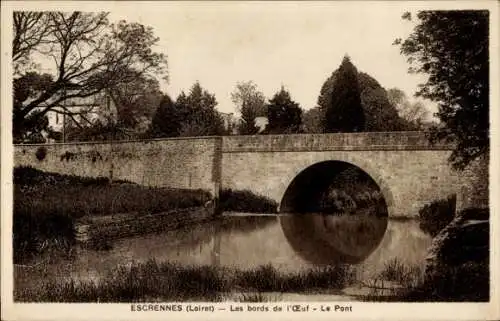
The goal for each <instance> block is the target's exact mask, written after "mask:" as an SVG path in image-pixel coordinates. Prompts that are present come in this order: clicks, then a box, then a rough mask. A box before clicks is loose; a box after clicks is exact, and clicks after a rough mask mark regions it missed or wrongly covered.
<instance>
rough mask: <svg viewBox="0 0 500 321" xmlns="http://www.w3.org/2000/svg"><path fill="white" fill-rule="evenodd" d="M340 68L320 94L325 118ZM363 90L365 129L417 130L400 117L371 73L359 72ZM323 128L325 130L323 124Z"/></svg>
mask: <svg viewBox="0 0 500 321" xmlns="http://www.w3.org/2000/svg"><path fill="white" fill-rule="evenodd" d="M338 72H339V69H337V70H335V71H334V72H333V73H332V75H331V76H330V77H329V78H328V79H327V80H326V81H325V82H324V84H323V86H322V87H321V92H320V95H319V96H318V109H319V112H320V113H321V114H322V116H321V117H323V118H324V114H325V112H326V110H327V109H328V108H329V106H330V105H331V101H332V94H333V87H334V85H335V83H336V81H337V75H338ZM358 83H359V89H360V91H361V106H362V107H363V111H364V115H365V131H369V132H379V131H402V130H415V128H414V126H413V125H411V124H409V123H408V122H407V121H405V120H404V119H402V118H401V117H399V115H398V111H397V110H396V108H395V107H394V105H393V104H391V102H390V101H389V99H388V96H387V92H386V91H385V89H384V88H383V87H382V86H381V85H380V84H379V83H378V81H376V80H375V79H374V78H373V77H371V76H370V75H368V74H366V73H364V72H358ZM321 130H324V129H323V128H322V126H321Z"/></svg>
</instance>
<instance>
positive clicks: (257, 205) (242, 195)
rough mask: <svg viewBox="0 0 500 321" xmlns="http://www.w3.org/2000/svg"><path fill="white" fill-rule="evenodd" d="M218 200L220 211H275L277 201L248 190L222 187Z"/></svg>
mask: <svg viewBox="0 0 500 321" xmlns="http://www.w3.org/2000/svg"><path fill="white" fill-rule="evenodd" d="M219 202H220V203H219V204H220V207H219V208H220V210H221V211H233V212H248V213H277V210H278V203H276V202H275V201H273V200H271V199H269V198H267V197H265V196H261V195H256V194H254V193H252V192H250V191H248V190H243V191H233V190H231V189H224V190H222V191H221V192H220V196H219Z"/></svg>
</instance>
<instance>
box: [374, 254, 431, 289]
mask: <svg viewBox="0 0 500 321" xmlns="http://www.w3.org/2000/svg"><path fill="white" fill-rule="evenodd" d="M423 275H424V267H423V266H419V265H407V264H405V263H403V262H402V261H400V260H399V259H397V258H395V259H392V260H389V261H388V262H387V263H386V264H385V265H384V270H383V271H382V272H381V273H380V274H379V278H380V279H382V280H386V281H392V282H396V283H398V284H400V285H401V286H402V287H403V288H405V289H410V288H411V289H412V288H415V287H417V286H418V285H419V284H421V283H422V282H423Z"/></svg>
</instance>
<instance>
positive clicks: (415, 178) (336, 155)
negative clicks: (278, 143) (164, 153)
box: [222, 150, 461, 216]
mask: <svg viewBox="0 0 500 321" xmlns="http://www.w3.org/2000/svg"><path fill="white" fill-rule="evenodd" d="M449 153H450V152H449V151H446V150H418V151H417V150H415V151H407V150H406V151H405V150H399V151H396V150H394V151H390V152H388V151H376V150H373V151H368V150H367V151H325V152H320V151H313V152H292V151H279V152H277V151H276V152H259V153H254V152H230V153H223V156H222V168H223V175H222V186H223V187H224V188H232V189H237V190H245V189H247V190H250V191H252V192H254V193H256V194H260V195H264V196H266V197H269V198H271V199H273V200H275V201H276V202H278V203H281V201H282V199H283V197H284V195H285V193H286V191H287V188H288V187H289V186H290V184H291V183H292V181H293V179H294V178H295V177H296V176H297V175H298V174H299V173H300V172H302V171H304V170H305V169H307V168H308V167H309V166H312V165H314V164H316V163H319V162H323V161H331V160H335V161H341V162H346V163H349V164H351V165H353V166H356V167H358V168H360V169H361V170H363V171H364V172H366V173H367V174H368V175H370V177H371V178H372V179H373V180H374V181H375V182H376V183H377V184H378V186H379V187H380V189H381V191H382V193H383V195H384V198H385V200H386V203H387V204H388V207H389V215H391V216H416V215H417V214H418V210H419V209H420V208H421V207H422V206H423V205H424V204H426V203H429V202H431V201H433V200H435V199H440V198H446V197H447V196H448V195H450V194H454V193H457V191H458V190H459V187H460V184H461V183H460V176H459V175H457V173H455V172H453V171H452V170H451V168H450V167H449V166H448V162H447V159H448V156H449ZM332 170H333V169H332ZM313 183H314V182H311V184H313ZM302 188H304V189H307V188H308V187H307V186H303V187H302Z"/></svg>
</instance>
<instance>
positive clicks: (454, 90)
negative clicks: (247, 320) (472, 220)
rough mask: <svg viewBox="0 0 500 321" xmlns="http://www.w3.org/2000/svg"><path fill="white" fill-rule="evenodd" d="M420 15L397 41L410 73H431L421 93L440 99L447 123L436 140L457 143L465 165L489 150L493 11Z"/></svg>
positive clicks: (458, 160) (457, 161) (456, 159)
mask: <svg viewBox="0 0 500 321" xmlns="http://www.w3.org/2000/svg"><path fill="white" fill-rule="evenodd" d="M403 18H404V19H408V20H411V15H410V14H409V13H406V14H405V15H404V16H403ZM417 18H418V23H417V25H416V26H415V28H414V29H413V32H412V33H411V34H410V35H409V36H408V38H406V39H405V40H404V41H403V40H401V39H396V41H395V44H396V45H400V50H401V54H402V55H404V56H406V57H407V59H408V63H409V64H410V68H409V72H412V73H422V74H426V75H428V76H429V77H428V80H427V81H426V82H425V83H423V84H421V85H420V89H419V90H418V92H417V93H416V95H417V96H420V97H423V98H427V99H430V100H432V101H435V102H437V103H438V113H437V114H436V115H437V116H438V117H439V119H440V120H441V123H442V126H439V127H435V128H434V130H433V135H432V137H431V141H434V142H435V141H438V140H444V141H447V142H453V143H454V144H455V148H454V151H453V152H452V154H451V156H450V161H451V163H452V165H453V166H454V168H457V169H463V168H465V167H466V166H467V165H468V164H469V163H470V162H471V161H472V160H474V159H476V158H477V157H479V156H481V155H485V154H486V155H487V154H488V152H489V54H488V50H489V29H488V28H489V12H488V11H486V10H482V11H479V10H478V11H475V10H460V11H420V12H419V13H418V14H417Z"/></svg>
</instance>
